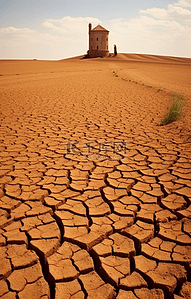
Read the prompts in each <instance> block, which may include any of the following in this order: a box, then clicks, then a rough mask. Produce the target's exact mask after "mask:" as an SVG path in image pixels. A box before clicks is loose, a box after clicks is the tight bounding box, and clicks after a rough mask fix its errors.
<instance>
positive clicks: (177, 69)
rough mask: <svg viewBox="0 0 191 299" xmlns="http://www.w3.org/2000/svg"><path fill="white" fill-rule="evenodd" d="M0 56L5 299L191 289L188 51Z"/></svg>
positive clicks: (0, 289) (0, 230)
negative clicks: (173, 114)
mask: <svg viewBox="0 0 191 299" xmlns="http://www.w3.org/2000/svg"><path fill="white" fill-rule="evenodd" d="M0 65H1V73H2V75H1V77H0V82H1V86H0V118H1V125H0V140H1V144H0V258H1V263H0V298H1V299H26V298H28V299H85V298H88V299H99V298H102V299H114V298H116V299H146V298H150V299H151V298H152V299H163V298H166V299H167V298H174V299H182V298H186V299H188V298H191V205H190V203H191V115H190V111H191V109H190V102H189V100H190V97H191V84H190V82H191V80H190V78H191V60H189V59H180V58H179V59H178V58H177V59H175V58H174V60H173V59H172V58H162V57H160V58H157V57H154V56H153V57H150V56H147V55H142V56H141V55H137V56H136V55H129V56H128V55H127V56H125V55H122V54H121V55H120V54H119V55H118V56H117V57H116V58H115V59H114V58H108V59H101V58H98V59H90V60H79V59H78V58H75V59H69V60H65V61H58V62H46V61H1V62H0ZM114 71H115V73H114ZM115 74H117V76H118V77H116V76H115ZM159 74H160V75H159ZM185 74H187V76H185ZM177 78H178V79H177ZM174 92H176V93H180V94H182V96H183V97H184V98H185V100H186V101H187V106H186V107H187V108H186V109H185V110H184V113H183V115H182V116H181V118H180V119H179V120H178V121H176V122H174V123H171V124H169V125H167V126H160V125H159V124H160V120H161V118H162V117H163V116H164V115H165V113H166V111H167V109H168V107H169V103H170V98H171V95H172V94H173V93H174Z"/></svg>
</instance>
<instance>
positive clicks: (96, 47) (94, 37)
mask: <svg viewBox="0 0 191 299" xmlns="http://www.w3.org/2000/svg"><path fill="white" fill-rule="evenodd" d="M108 37H109V31H108V30H106V29H105V28H103V27H102V26H101V25H97V26H96V27H95V28H94V29H92V24H91V23H90V24H89V55H88V56H89V57H99V56H100V57H107V56H109V50H108Z"/></svg>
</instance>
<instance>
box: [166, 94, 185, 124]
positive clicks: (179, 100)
mask: <svg viewBox="0 0 191 299" xmlns="http://www.w3.org/2000/svg"><path fill="white" fill-rule="evenodd" d="M185 105H186V102H185V100H184V99H183V97H182V96H181V95H178V94H173V95H172V99H171V105H170V108H169V111H168V112H167V114H166V115H165V117H164V118H163V119H162V120H161V125H167V124H169V123H171V122H173V121H175V120H177V119H178V118H179V117H180V116H181V114H182V109H183V107H184V106H185Z"/></svg>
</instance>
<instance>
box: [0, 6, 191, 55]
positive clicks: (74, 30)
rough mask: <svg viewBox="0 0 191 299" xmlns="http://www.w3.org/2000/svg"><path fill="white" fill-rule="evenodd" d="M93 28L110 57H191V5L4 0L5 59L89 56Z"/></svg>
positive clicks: (0, 47)
mask: <svg viewBox="0 0 191 299" xmlns="http://www.w3.org/2000/svg"><path fill="white" fill-rule="evenodd" d="M89 23H92V25H93V27H95V26H97V25H98V24H100V25H102V26H103V27H104V28H106V29H107V30H109V31H110V33H109V50H110V52H113V47H114V44H116V45H117V50H118V52H119V53H142V54H154V55H166V56H178V57H190V58H191V0H160V1H155V0H152V1H151V0H144V1H143V0H134V1H132V0H105V1H103V0H96V1H95V0H94V1H92V0H0V59H43V60H59V59H64V58H68V57H73V56H78V55H83V54H86V53H87V50H88V24H89Z"/></svg>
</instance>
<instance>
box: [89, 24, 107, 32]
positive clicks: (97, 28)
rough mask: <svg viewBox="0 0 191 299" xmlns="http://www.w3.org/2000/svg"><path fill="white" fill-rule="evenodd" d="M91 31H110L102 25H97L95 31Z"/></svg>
mask: <svg viewBox="0 0 191 299" xmlns="http://www.w3.org/2000/svg"><path fill="white" fill-rule="evenodd" d="M91 31H106V32H109V31H108V30H106V29H105V28H104V27H102V26H101V25H97V26H96V27H95V28H94V29H92V30H91Z"/></svg>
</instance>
